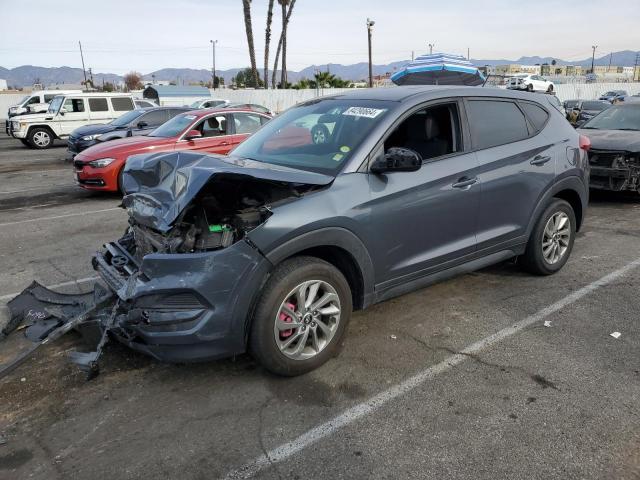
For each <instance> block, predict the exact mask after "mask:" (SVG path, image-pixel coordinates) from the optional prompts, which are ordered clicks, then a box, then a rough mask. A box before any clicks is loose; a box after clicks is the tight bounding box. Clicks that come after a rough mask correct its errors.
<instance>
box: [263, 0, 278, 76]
mask: <svg viewBox="0 0 640 480" xmlns="http://www.w3.org/2000/svg"><path fill="white" fill-rule="evenodd" d="M274 3H275V0H269V6H268V7H267V29H266V31H265V35H264V88H269V44H270V43H271V21H272V20H273V4H274Z"/></svg>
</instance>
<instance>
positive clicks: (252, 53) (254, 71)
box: [242, 0, 260, 88]
mask: <svg viewBox="0 0 640 480" xmlns="http://www.w3.org/2000/svg"><path fill="white" fill-rule="evenodd" d="M242 7H243V8H244V28H245V30H246V31H247V43H248V44H249V59H250V60H251V75H252V76H253V81H254V85H255V87H256V88H257V87H259V86H260V84H259V80H258V67H257V65H256V50H255V48H254V46H253V28H252V27H251V0H242Z"/></svg>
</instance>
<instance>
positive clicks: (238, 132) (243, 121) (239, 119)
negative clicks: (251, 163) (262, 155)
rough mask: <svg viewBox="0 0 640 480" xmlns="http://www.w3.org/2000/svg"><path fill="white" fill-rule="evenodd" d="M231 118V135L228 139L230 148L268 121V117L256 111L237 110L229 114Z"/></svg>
mask: <svg viewBox="0 0 640 480" xmlns="http://www.w3.org/2000/svg"><path fill="white" fill-rule="evenodd" d="M231 116H232V118H233V132H232V133H233V136H232V137H231V139H230V142H231V148H234V147H235V146H236V145H239V144H240V143H242V142H243V141H244V140H245V139H246V138H247V137H248V136H249V135H251V134H252V133H255V132H257V131H258V129H259V128H260V127H261V126H262V125H264V124H265V123H267V122H268V121H269V119H268V118H266V117H263V116H262V115H258V114H257V113H245V112H237V113H234V114H232V115H231Z"/></svg>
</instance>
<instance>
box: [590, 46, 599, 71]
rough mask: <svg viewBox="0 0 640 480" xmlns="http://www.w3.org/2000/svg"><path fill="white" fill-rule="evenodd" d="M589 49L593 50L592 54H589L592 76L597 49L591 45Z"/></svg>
mask: <svg viewBox="0 0 640 480" xmlns="http://www.w3.org/2000/svg"><path fill="white" fill-rule="evenodd" d="M591 48H592V49H593V53H592V54H591V73H592V74H593V64H594V62H595V59H596V48H598V45H591Z"/></svg>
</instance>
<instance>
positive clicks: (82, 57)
mask: <svg viewBox="0 0 640 480" xmlns="http://www.w3.org/2000/svg"><path fill="white" fill-rule="evenodd" d="M78 45H79V46H80V60H82V74H83V75H84V86H85V87H86V86H87V71H86V70H85V69H84V56H83V55H82V43H80V40H78Z"/></svg>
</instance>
